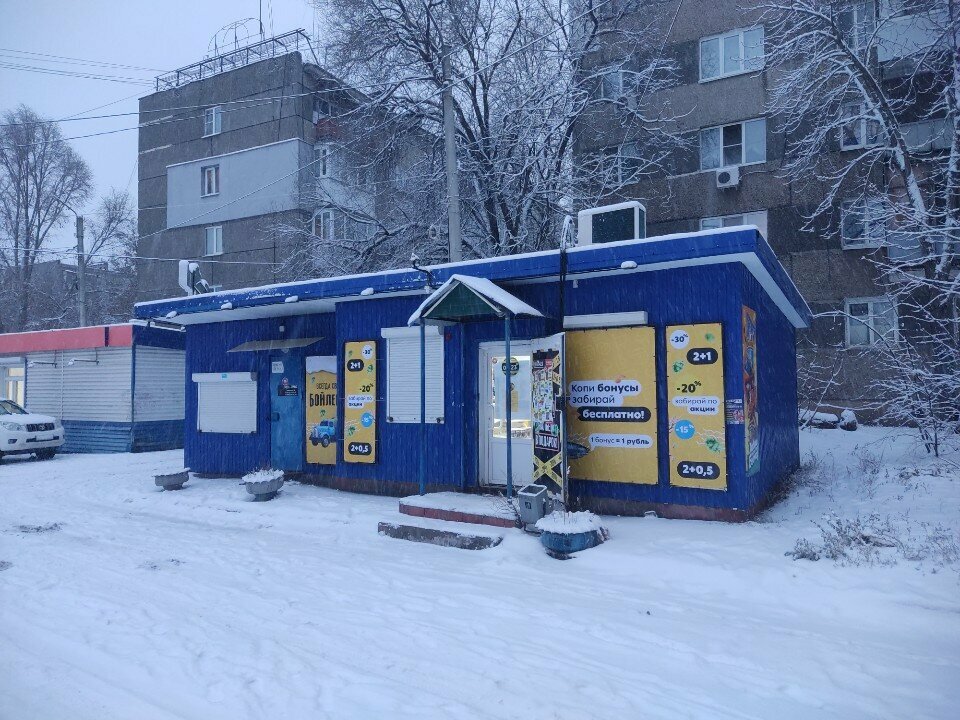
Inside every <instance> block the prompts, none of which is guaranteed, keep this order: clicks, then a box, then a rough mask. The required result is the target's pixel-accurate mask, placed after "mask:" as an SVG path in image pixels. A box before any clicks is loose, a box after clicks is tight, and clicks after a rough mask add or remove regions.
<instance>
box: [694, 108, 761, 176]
mask: <svg viewBox="0 0 960 720" xmlns="http://www.w3.org/2000/svg"><path fill="white" fill-rule="evenodd" d="M766 159H767V121H766V118H758V119H756V120H746V121H744V122H738V123H732V124H730V125H721V126H718V127H711V128H704V129H702V130H701V131H700V169H701V170H712V169H713V168H719V167H730V166H732V165H749V164H750V163H759V162H764V161H766Z"/></svg>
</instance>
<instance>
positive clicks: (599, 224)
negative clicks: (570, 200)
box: [577, 200, 647, 245]
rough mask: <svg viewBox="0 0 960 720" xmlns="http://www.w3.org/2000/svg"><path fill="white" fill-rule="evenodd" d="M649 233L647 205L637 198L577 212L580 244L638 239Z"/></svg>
mask: <svg viewBox="0 0 960 720" xmlns="http://www.w3.org/2000/svg"><path fill="white" fill-rule="evenodd" d="M646 236H647V209H646V208H645V207H644V206H643V205H641V204H640V203H638V202H637V201H636V200H631V201H629V202H622V203H616V204H615V205H604V206H603V207H596V208H590V209H589V210H581V211H580V212H578V213H577V245H594V244H597V243H607V242H617V241H618V240H638V239H643V238H645V237H646Z"/></svg>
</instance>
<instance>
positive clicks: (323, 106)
mask: <svg viewBox="0 0 960 720" xmlns="http://www.w3.org/2000/svg"><path fill="white" fill-rule="evenodd" d="M326 117H330V103H329V102H328V101H327V100H325V99H324V98H322V97H315V98H314V99H313V122H314V124H316V123H318V122H320V119H321V118H326Z"/></svg>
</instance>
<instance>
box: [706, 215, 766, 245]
mask: <svg viewBox="0 0 960 720" xmlns="http://www.w3.org/2000/svg"><path fill="white" fill-rule="evenodd" d="M735 225H756V226H757V228H758V229H759V230H760V234H761V235H763V237H764V238H766V237H767V211H766V210H757V211H756V212H748V213H743V214H742V215H720V216H717V217H705V218H703V219H702V220H701V221H700V229H701V230H714V229H718V228H725V227H734V226H735Z"/></svg>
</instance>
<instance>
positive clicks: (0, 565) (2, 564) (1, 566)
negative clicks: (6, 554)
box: [0, 560, 13, 572]
mask: <svg viewBox="0 0 960 720" xmlns="http://www.w3.org/2000/svg"><path fill="white" fill-rule="evenodd" d="M12 567H13V563H12V562H10V561H9V560H0V572H3V571H4V570H9V569H10V568H12Z"/></svg>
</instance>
